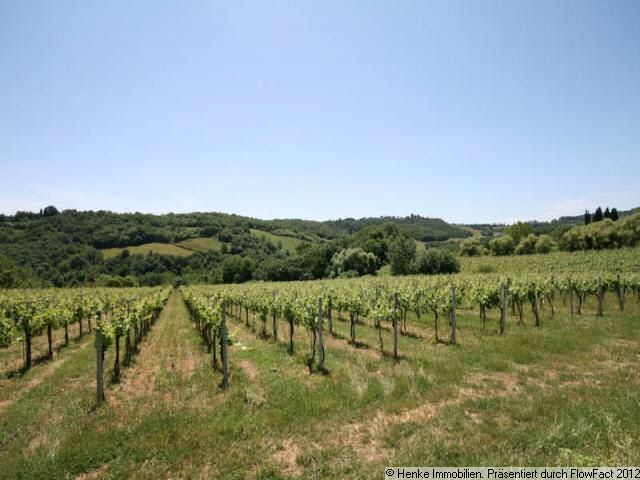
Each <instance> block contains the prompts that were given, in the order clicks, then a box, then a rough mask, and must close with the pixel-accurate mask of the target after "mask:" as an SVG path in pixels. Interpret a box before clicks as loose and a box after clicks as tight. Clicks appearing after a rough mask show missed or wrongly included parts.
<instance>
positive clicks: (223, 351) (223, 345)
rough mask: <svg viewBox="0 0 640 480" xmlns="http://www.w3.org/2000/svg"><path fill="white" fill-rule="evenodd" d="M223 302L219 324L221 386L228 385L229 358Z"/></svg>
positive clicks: (225, 386)
mask: <svg viewBox="0 0 640 480" xmlns="http://www.w3.org/2000/svg"><path fill="white" fill-rule="evenodd" d="M226 316H227V315H226V312H225V306H224V303H223V304H222V323H221V325H220V356H221V357H222V384H221V385H220V386H221V387H222V388H227V387H228V386H229V361H228V360H229V359H228V358H227V319H226Z"/></svg>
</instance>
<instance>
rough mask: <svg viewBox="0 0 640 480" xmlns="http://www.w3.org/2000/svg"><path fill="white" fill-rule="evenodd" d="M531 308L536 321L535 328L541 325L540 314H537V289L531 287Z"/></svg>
mask: <svg viewBox="0 0 640 480" xmlns="http://www.w3.org/2000/svg"><path fill="white" fill-rule="evenodd" d="M531 308H532V309H533V316H534V317H535V319H536V327H539V326H540V325H541V323H540V313H539V312H538V289H537V288H536V287H535V286H534V287H533V302H532V303H531Z"/></svg>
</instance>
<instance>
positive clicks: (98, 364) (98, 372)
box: [96, 311, 104, 406]
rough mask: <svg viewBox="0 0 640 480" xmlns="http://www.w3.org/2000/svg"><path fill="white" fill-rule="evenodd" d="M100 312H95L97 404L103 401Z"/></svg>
mask: <svg viewBox="0 0 640 480" xmlns="http://www.w3.org/2000/svg"><path fill="white" fill-rule="evenodd" d="M101 315H102V312H100V311H98V312H97V313H96V324H97V325H96V327H97V328H96V403H97V404H98V406H100V405H102V402H104V375H103V369H104V365H103V357H102V328H101V327H102V325H101V322H100V317H101Z"/></svg>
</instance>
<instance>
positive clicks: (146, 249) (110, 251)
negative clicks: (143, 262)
mask: <svg viewBox="0 0 640 480" xmlns="http://www.w3.org/2000/svg"><path fill="white" fill-rule="evenodd" d="M123 250H129V253H130V254H131V255H147V254H148V253H150V252H155V253H157V254H160V255H174V256H176V257H187V256H189V255H193V251H192V250H187V249H186V248H182V247H181V246H179V245H175V244H173V243H159V242H152V243H145V244H143V245H137V246H135V247H127V248H126V249H125V248H105V249H103V250H101V251H102V254H103V255H104V256H105V258H112V257H117V256H118V255H120V253H122V251H123Z"/></svg>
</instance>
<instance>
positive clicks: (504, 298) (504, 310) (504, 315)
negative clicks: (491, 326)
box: [500, 284, 507, 335]
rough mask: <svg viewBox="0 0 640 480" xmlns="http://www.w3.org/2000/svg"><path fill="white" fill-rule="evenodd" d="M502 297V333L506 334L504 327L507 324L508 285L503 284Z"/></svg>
mask: <svg viewBox="0 0 640 480" xmlns="http://www.w3.org/2000/svg"><path fill="white" fill-rule="evenodd" d="M501 290H502V291H501V298H500V335H503V334H504V329H505V326H506V324H507V287H506V286H505V285H504V284H502V289H501Z"/></svg>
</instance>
